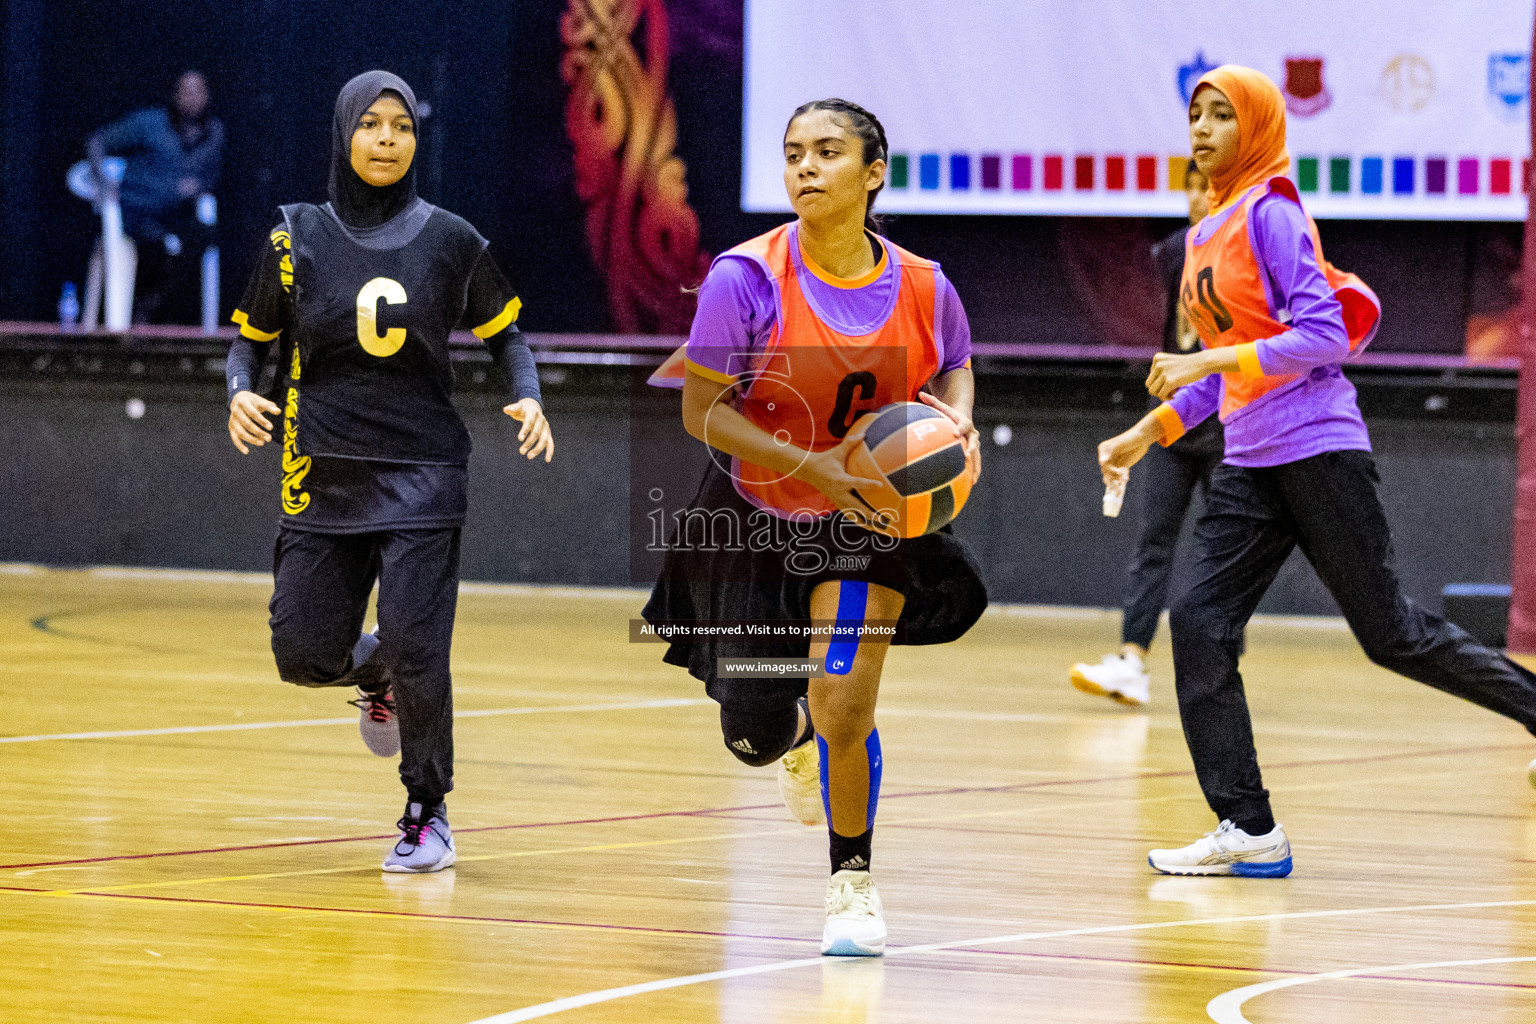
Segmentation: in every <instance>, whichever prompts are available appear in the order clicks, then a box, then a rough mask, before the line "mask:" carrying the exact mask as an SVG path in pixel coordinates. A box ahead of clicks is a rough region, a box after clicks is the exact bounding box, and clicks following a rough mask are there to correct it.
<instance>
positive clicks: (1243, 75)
mask: <svg viewBox="0 0 1536 1024" xmlns="http://www.w3.org/2000/svg"><path fill="white" fill-rule="evenodd" d="M1205 86H1210V87H1211V88H1213V89H1219V90H1221V92H1222V93H1224V94H1225V95H1226V97H1227V99H1228V101H1230V102H1231V104H1232V109H1233V110H1234V111H1236V112H1237V163H1236V164H1235V165H1234V166H1233V167H1232V168H1231V169H1229V170H1227V171H1226V172H1225V173H1223V174H1221V175H1219V176H1216V177H1213V178H1211V184H1210V188H1209V189H1207V190H1206V197H1207V198H1208V199H1209V200H1210V203H1211V212H1212V213H1216V212H1217V211H1218V210H1220V209H1222V208H1223V207H1225V206H1227V205H1229V204H1230V203H1231V202H1232V201H1233V200H1234V199H1236V198H1237V197H1238V196H1240V195H1242V194H1243V193H1244V192H1246V191H1248V189H1250V188H1252V187H1253V186H1255V185H1257V184H1259V183H1260V182H1262V181H1268V180H1269V179H1270V178H1273V177H1275V176H1276V175H1277V174H1284V173H1285V172H1286V170H1287V169H1289V168H1290V166H1291V154H1290V153H1288V152H1286V149H1285V99H1284V97H1282V96H1281V95H1280V89H1279V88H1278V87H1277V86H1276V85H1275V83H1274V82H1272V81H1270V78H1269V76H1268V75H1266V74H1264V73H1263V72H1262V71H1255V70H1253V68H1245V67H1242V66H1241V65H1238V64H1223V65H1222V66H1221V67H1219V68H1217V69H1216V70H1215V71H1207V72H1206V73H1205V74H1204V75H1202V76H1201V77H1200V81H1199V82H1198V83H1197V84H1196V85H1195V93H1199V91H1200V90H1201V89H1203V88H1204V87H1205ZM1191 95H1193V94H1191Z"/></svg>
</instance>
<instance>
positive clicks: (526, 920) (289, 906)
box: [0, 885, 821, 942]
mask: <svg viewBox="0 0 1536 1024" xmlns="http://www.w3.org/2000/svg"><path fill="white" fill-rule="evenodd" d="M0 890H4V891H10V892H30V893H45V892H51V891H53V890H51V889H37V888H31V887H28V886H19V885H0ZM70 895H71V896H96V897H101V898H103V899H114V900H142V901H147V902H151V903H190V904H196V905H199V906H214V907H249V908H251V909H252V910H296V911H315V912H319V913H326V914H364V915H367V916H369V917H398V918H403V919H407V920H416V921H467V922H470V923H471V924H474V923H480V924H527V925H550V926H552V927H558V928H596V929H601V930H603V931H615V932H642V933H647V934H651V933H657V932H660V933H663V934H666V935H696V936H701V937H703V938H709V939H754V940H761V941H764V942H820V941H821V940H820V939H819V938H807V937H805V936H789V935H752V934H748V933H743V932H712V931H700V930H697V929H693V928H655V927H647V926H644V925H637V924H606V923H597V924H590V923H587V922H584V921H546V920H542V919H540V918H532V917H480V916H476V915H472V914H422V913H414V912H412V911H408V910H365V909H361V908H359V907H316V906H310V905H308V904H302V903H256V902H252V901H250V900H210V899H197V898H195V897H191V896H149V895H145V894H143V893H127V892H89V891H74V892H71V893H70Z"/></svg>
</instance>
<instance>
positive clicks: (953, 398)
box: [929, 366, 976, 419]
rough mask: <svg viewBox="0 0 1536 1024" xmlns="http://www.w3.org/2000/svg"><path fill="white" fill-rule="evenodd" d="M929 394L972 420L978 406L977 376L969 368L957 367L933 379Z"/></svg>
mask: <svg viewBox="0 0 1536 1024" xmlns="http://www.w3.org/2000/svg"><path fill="white" fill-rule="evenodd" d="M929 393H930V394H932V395H933V397H934V398H937V399H938V400H939V401H941V402H943V403H944V404H945V405H947V406H949V407H950V408H951V409H954V410H955V411H956V412H959V413H963V414H964V415H965V417H966V418H967V419H970V418H972V416H973V415H974V409H975V405H976V375H975V374H973V373H971V368H970V367H969V366H957V367H955V369H953V370H950V371H948V372H946V373H941V374H939V375H938V376H937V377H935V378H933V383H932V384H931V385H930V387H929Z"/></svg>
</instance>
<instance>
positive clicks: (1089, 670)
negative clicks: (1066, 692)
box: [1072, 654, 1152, 706]
mask: <svg viewBox="0 0 1536 1024" xmlns="http://www.w3.org/2000/svg"><path fill="white" fill-rule="evenodd" d="M1151 684H1152V677H1151V676H1149V675H1147V670H1146V668H1145V667H1144V666H1143V665H1142V663H1141V658H1139V657H1138V656H1136V655H1135V654H1106V655H1104V660H1102V661H1100V662H1099V663H1098V664H1097V665H1089V664H1088V663H1087V662H1082V661H1080V662H1078V663H1077V664H1076V665H1073V666H1072V685H1073V686H1075V687H1077V688H1078V689H1079V690H1082V691H1083V692H1084V693H1091V694H1093V695H1094V696H1095V697H1108V698H1109V699H1110V700H1114V701H1119V702H1120V703H1121V704H1130V705H1133V706H1139V705H1142V704H1145V703H1146V702H1147V700H1148V699H1149V697H1150V687H1151Z"/></svg>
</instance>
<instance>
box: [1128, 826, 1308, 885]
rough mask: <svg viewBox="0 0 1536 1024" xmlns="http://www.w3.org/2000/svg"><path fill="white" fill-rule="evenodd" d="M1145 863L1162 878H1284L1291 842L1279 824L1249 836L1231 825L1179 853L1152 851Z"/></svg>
mask: <svg viewBox="0 0 1536 1024" xmlns="http://www.w3.org/2000/svg"><path fill="white" fill-rule="evenodd" d="M1147 863H1148V864H1151V865H1152V866H1153V867H1154V868H1156V869H1157V870H1159V871H1161V872H1162V873H1163V874H1165V875H1238V876H1240V877H1242V878H1284V877H1285V876H1286V875H1288V874H1290V873H1291V841H1290V840H1289V839H1287V838H1285V829H1284V828H1282V827H1281V826H1280V825H1279V823H1276V825H1275V827H1274V828H1273V829H1271V830H1270V831H1269V832H1268V833H1266V834H1265V835H1262V836H1251V835H1249V834H1248V833H1247V832H1244V831H1243V830H1242V829H1240V828H1238V827H1237V826H1236V825H1234V824H1232V823H1231V822H1230V821H1224V822H1222V823H1221V825H1220V826H1218V827H1217V829H1216V831H1215V832H1207V833H1206V834H1205V836H1204V837H1202V838H1200V839H1197V840H1195V841H1194V842H1193V843H1190V844H1189V845H1188V846H1186V847H1184V848H1183V849H1179V850H1153V851H1152V852H1151V853H1149V854H1147Z"/></svg>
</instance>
